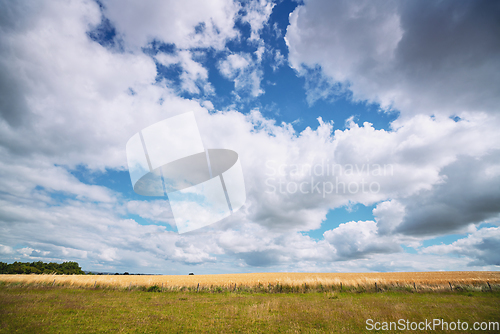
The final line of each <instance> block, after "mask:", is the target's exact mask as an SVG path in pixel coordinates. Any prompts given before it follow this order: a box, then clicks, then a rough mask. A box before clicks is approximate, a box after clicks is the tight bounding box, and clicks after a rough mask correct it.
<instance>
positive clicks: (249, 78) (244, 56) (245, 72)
mask: <svg viewBox="0 0 500 334" xmlns="http://www.w3.org/2000/svg"><path fill="white" fill-rule="evenodd" d="M219 71H220V72H221V74H222V75H223V76H225V77H226V78H228V79H230V80H233V81H234V88H235V90H236V92H241V91H248V92H249V93H250V95H251V96H253V97H257V96H259V95H261V94H262V93H264V91H263V90H262V89H261V87H260V82H261V80H262V75H263V73H262V71H261V70H260V68H259V64H258V62H257V61H254V60H253V59H252V56H251V55H250V54H248V53H241V54H230V55H229V56H227V58H226V59H225V60H223V61H221V62H220V63H219Z"/></svg>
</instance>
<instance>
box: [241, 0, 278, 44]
mask: <svg viewBox="0 0 500 334" xmlns="http://www.w3.org/2000/svg"><path fill="white" fill-rule="evenodd" d="M274 6H275V4H274V3H272V2H271V1H267V0H260V1H249V2H247V3H246V6H245V7H244V9H245V15H244V16H243V17H242V18H241V20H242V21H243V22H247V23H248V24H250V30H251V33H250V40H251V41H254V40H258V39H259V38H260V31H261V30H262V28H263V27H264V24H265V23H266V22H267V21H268V20H269V16H270V15H271V13H272V11H273V7H274Z"/></svg>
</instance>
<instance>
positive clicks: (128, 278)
mask: <svg viewBox="0 0 500 334" xmlns="http://www.w3.org/2000/svg"><path fill="white" fill-rule="evenodd" d="M0 282H4V283H7V284H9V283H21V284H29V285H35V286H36V285H45V286H46V285H58V286H66V287H108V288H137V287H145V288H147V287H150V286H154V285H156V286H158V287H161V288H163V289H164V290H191V291H192V290H197V288H198V284H199V286H200V290H211V291H221V290H234V288H235V284H236V287H237V289H238V290H241V289H243V290H244V289H250V290H251V289H254V290H255V289H260V290H261V291H274V292H279V291H282V292H285V291H304V290H318V289H319V290H321V291H325V290H339V289H340V286H341V285H342V289H345V290H348V291H349V290H352V289H355V290H356V291H360V290H361V291H363V290H373V289H374V288H375V283H377V289H378V290H393V289H414V287H416V289H417V290H442V289H450V286H449V284H450V283H451V285H452V286H453V287H454V288H458V289H460V288H464V287H467V289H485V288H486V289H489V287H488V285H487V284H488V283H489V284H490V286H491V287H492V288H493V289H495V288H496V287H497V286H498V285H499V284H500V272H485V271H457V272H403V273H254V274H223V275H191V276H189V275H186V276H179V275H175V276H174V275H161V276H160V275H0ZM54 282H55V283H54Z"/></svg>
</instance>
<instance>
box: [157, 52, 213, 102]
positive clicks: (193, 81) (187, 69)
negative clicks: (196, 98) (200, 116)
mask: <svg viewBox="0 0 500 334" xmlns="http://www.w3.org/2000/svg"><path fill="white" fill-rule="evenodd" d="M155 59H156V60H157V61H158V62H159V63H160V64H162V65H163V66H166V67H170V66H172V65H176V64H178V65H180V66H181V68H182V73H181V75H180V80H181V84H180V88H181V90H183V91H184V92H188V93H190V94H200V93H201V90H200V87H201V88H203V92H204V93H205V95H210V94H212V93H213V87H212V85H211V84H210V83H209V82H208V71H207V69H206V68H205V67H203V65H201V64H200V63H199V62H196V61H194V60H193V54H192V53H191V52H189V51H188V50H181V51H179V52H178V53H177V54H176V55H172V54H166V53H163V52H160V53H158V54H157V55H156V56H155Z"/></svg>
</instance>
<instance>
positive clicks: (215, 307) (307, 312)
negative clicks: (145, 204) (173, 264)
mask: <svg viewBox="0 0 500 334" xmlns="http://www.w3.org/2000/svg"><path fill="white" fill-rule="evenodd" d="M54 280H55V281H54ZM375 283H377V286H376V287H375ZM488 283H489V285H488ZM198 284H200V288H199V289H198ZM235 284H236V288H235ZM450 285H451V288H450ZM498 305H500V278H499V273H497V272H454V273H453V272H439V273H369V274H306V273H265V274H233V275H192V276H188V275H186V276H142V275H140V276H139V275H109V276H107V275H0V333H13V332H22V333H31V332H33V333H53V332H64V333H76V332H92V333H94V332H115V331H117V332H124V333H136V332H146V333H171V332H173V333H184V332H185V333H190V332H204V333H233V332H239V333H267V332H269V333H323V332H327V333H332V332H335V333H357V332H367V331H366V321H367V319H374V321H379V322H383V321H386V322H397V321H399V319H406V320H408V321H410V322H423V321H425V320H426V319H427V320H430V321H432V320H433V319H441V320H442V321H444V322H456V321H457V320H460V321H461V322H467V323H468V325H469V326H472V324H473V323H475V322H481V323H484V324H486V323H487V324H490V323H492V324H494V323H497V322H498V321H499V320H500V307H499V306H498ZM390 332H400V331H397V330H396V331H388V333H390ZM419 332H422V333H426V332H430V331H427V330H423V331H419ZM437 332H441V331H439V330H437ZM445 332H446V331H445ZM451 332H454V333H456V332H458V333H459V332H471V331H470V330H469V331H450V333H451ZM482 332H485V333H495V332H498V331H497V330H494V329H491V330H489V331H488V330H486V331H482Z"/></svg>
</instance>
